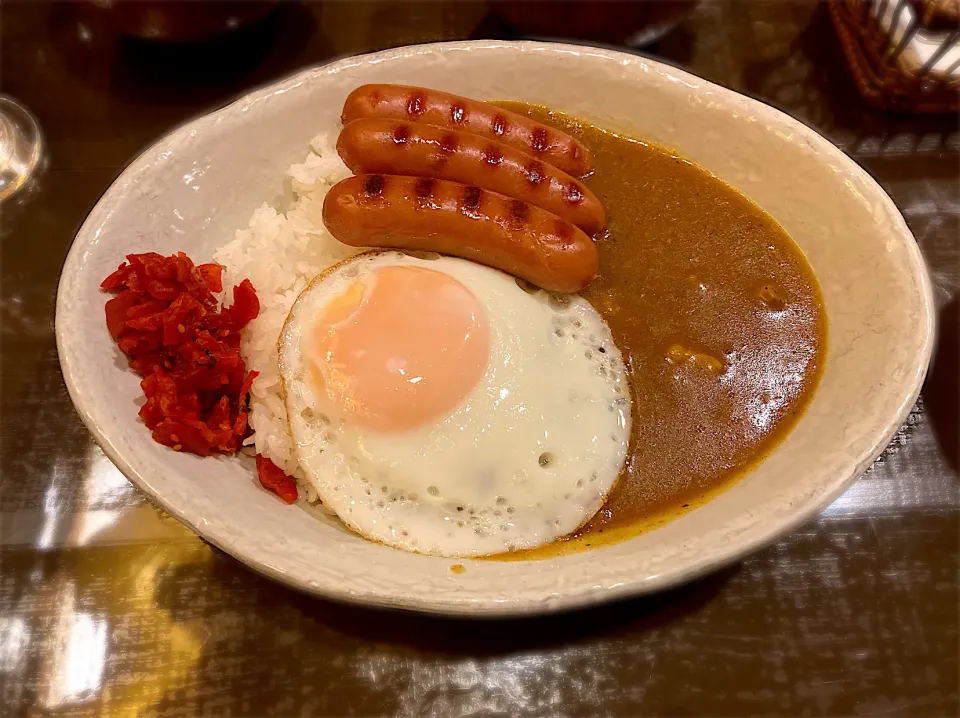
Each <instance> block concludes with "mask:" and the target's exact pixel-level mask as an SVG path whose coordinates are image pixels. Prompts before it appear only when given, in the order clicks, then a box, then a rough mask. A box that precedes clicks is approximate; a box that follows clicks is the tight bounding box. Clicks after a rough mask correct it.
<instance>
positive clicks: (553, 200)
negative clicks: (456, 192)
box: [337, 117, 604, 234]
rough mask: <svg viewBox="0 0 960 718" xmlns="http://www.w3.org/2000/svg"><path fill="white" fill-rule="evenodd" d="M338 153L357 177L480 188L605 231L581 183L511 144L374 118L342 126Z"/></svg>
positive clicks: (589, 230) (589, 228)
mask: <svg viewBox="0 0 960 718" xmlns="http://www.w3.org/2000/svg"><path fill="white" fill-rule="evenodd" d="M337 152H339V153H340V157H341V158H343V161H344V162H345V163H346V165H347V167H349V168H350V169H351V170H352V171H353V172H355V173H356V174H393V175H415V176H417V177H436V178H437V179H444V180H452V181H454V182H461V183H463V184H468V185H476V186H478V187H482V188H483V189H488V190H492V191H494V192H499V193H500V194H504V195H506V196H508V197H514V198H516V199H520V200H523V201H524V202H529V203H530V204H534V205H536V206H538V207H541V208H543V209H545V210H547V211H548V212H552V213H553V214H555V215H557V216H559V217H561V218H563V219H565V220H567V221H568V222H570V223H571V224H575V225H576V226H578V227H580V228H581V229H582V230H584V231H585V232H586V233H587V234H593V233H595V232H598V231H599V230H600V229H602V228H603V222H604V214H603V206H602V205H601V204H600V200H599V199H597V197H596V195H595V194H593V192H591V191H590V190H589V189H587V188H586V187H585V186H584V185H583V184H582V183H581V182H580V181H579V180H576V179H574V178H573V177H571V176H570V175H568V174H567V173H566V172H563V171H562V170H559V169H557V168H556V167H554V166H552V165H549V164H546V163H544V162H541V161H540V160H538V159H536V158H535V157H533V156H531V155H528V154H525V153H523V152H520V151H519V150H517V149H516V148H514V147H511V146H510V145H507V144H504V143H502V142H496V141H494V140H488V139H485V138H483V137H480V136H479V135H473V134H470V133H469V132H462V131H460V130H450V129H444V128H442V127H435V126H433V125H427V124H424V123H421V122H407V121H406V120H395V119H388V118H379V117H369V118H363V119H359V120H354V121H353V122H351V123H350V124H348V125H347V126H346V127H344V128H343V131H342V132H341V133H340V137H339V139H338V140H337Z"/></svg>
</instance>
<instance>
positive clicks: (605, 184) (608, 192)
mask: <svg viewBox="0 0 960 718" xmlns="http://www.w3.org/2000/svg"><path fill="white" fill-rule="evenodd" d="M498 104H502V106H503V107H505V108H507V109H510V110H513V111H514V112H518V113H521V114H525V115H527V116H528V117H531V118H533V119H536V120H539V121H541V122H544V123H545V124H549V125H553V126H556V127H558V128H560V129H562V130H564V131H566V132H567V133H569V134H570V135H572V136H573V137H575V138H576V139H578V140H580V141H581V142H582V143H583V144H584V145H585V146H586V147H588V148H589V149H590V151H591V152H592V153H593V157H594V163H595V171H594V172H593V174H592V175H591V176H590V177H589V178H587V179H586V181H585V183H586V184H587V186H588V187H589V188H590V189H591V190H593V192H595V193H596V194H597V196H598V197H599V198H600V200H601V202H602V203H603V206H604V208H605V209H606V213H607V225H608V226H607V229H606V231H605V232H604V233H603V234H602V235H599V236H598V237H597V245H598V250H599V255H600V276H599V278H598V279H597V280H596V281H594V282H593V283H592V284H591V285H590V286H589V287H588V288H587V289H586V290H585V291H584V292H583V293H582V294H583V296H584V297H585V298H586V299H588V300H589V301H590V302H591V303H592V304H593V305H594V306H595V307H596V308H597V310H598V311H599V312H600V313H601V314H602V316H603V318H604V319H605V320H606V321H607V323H608V324H609V326H610V329H611V330H612V332H613V337H614V340H615V341H616V343H617V346H618V347H619V348H620V351H621V352H622V353H623V357H624V360H625V362H626V365H627V371H628V380H629V383H630V391H631V394H632V398H633V429H632V436H631V443H630V449H629V452H628V455H627V461H626V464H625V466H624V469H623V471H622V472H621V475H620V480H619V481H618V483H617V486H616V488H615V489H614V491H613V492H612V493H611V495H610V496H609V497H608V499H607V501H606V503H605V504H604V506H603V508H602V509H601V510H600V511H599V512H598V513H597V514H596V516H594V518H593V519H592V520H591V521H589V522H588V523H587V524H586V525H585V526H584V527H583V528H582V529H580V530H579V531H577V532H576V533H575V534H573V535H572V536H570V537H567V538H565V539H563V540H561V541H560V542H557V543H554V544H550V545H548V546H546V547H541V548H539V549H534V550H530V551H520V552H516V553H513V554H509V555H502V556H498V557H497V558H508V559H530V558H544V557H549V556H554V555H557V554H561V553H568V552H571V551H578V550H583V549H585V548H588V547H595V546H598V545H604V544H608V543H613V542H616V541H621V540H623V539H626V538H629V537H631V536H635V535H637V534H638V533H641V532H643V531H646V530H649V529H650V528H654V527H656V526H658V525H660V524H662V523H665V522H666V521H669V520H671V519H673V518H676V517H677V516H679V515H681V514H683V513H685V512H686V511H689V510H692V509H693V508H695V507H697V506H699V505H702V504H703V503H704V502H705V501H707V500H709V499H710V498H711V497H713V496H715V495H716V493H717V492H719V491H722V490H723V489H725V488H727V487H729V486H730V485H731V484H732V483H733V482H735V481H736V480H737V479H739V478H740V477H742V476H743V475H744V473H745V472H746V470H747V469H749V467H750V466H751V465H752V464H754V463H755V462H757V461H758V460H760V459H762V458H763V457H764V456H765V455H766V454H767V453H769V451H770V450H771V449H773V447H774V446H775V445H776V444H777V442H779V441H780V440H781V439H782V438H783V437H784V436H785V435H786V434H787V432H789V431H790V428H791V427H792V426H793V424H794V423H795V421H796V419H797V417H798V416H799V415H800V413H801V412H802V411H803V409H804V408H805V407H806V405H807V404H808V402H809V400H810V397H811V395H812V393H813V390H814V389H815V387H816V385H817V381H818V379H819V376H820V371H821V368H822V365H823V359H824V356H825V350H826V317H825V313H824V310H823V303H822V299H821V296H820V289H819V286H818V284H817V280H816V277H815V276H814V275H813V272H812V270H811V269H810V266H809V265H808V264H807V262H806V260H805V259H804V257H803V255H802V253H801V252H800V250H799V248H798V247H797V246H796V245H795V244H794V243H793V241H792V240H791V239H790V237H789V235H788V234H787V233H786V232H785V231H784V229H783V228H782V227H780V225H779V224H777V222H776V221H775V220H774V219H773V218H772V217H771V216H770V215H768V214H767V213H766V212H765V211H763V210H762V209H761V208H760V207H758V206H757V205H755V204H754V203H753V202H751V201H750V200H749V199H747V198H746V197H745V196H743V195H742V194H740V193H739V192H738V191H737V190H735V189H733V188H732V187H730V186H728V185H727V184H725V183H724V182H722V181H721V180H719V179H717V178H716V177H714V176H713V175H711V174H710V173H708V172H707V171H705V170H704V169H702V168H700V167H698V166H697V165H695V164H693V163H691V162H689V161H687V160H685V159H683V158H682V157H679V156H677V155H676V154H673V153H671V152H670V151H668V150H666V149H663V148H661V147H658V146H655V145H652V144H649V143H645V142H641V141H638V140H633V139H628V138H625V137H621V136H618V135H616V134H612V133H610V132H607V131H605V130H602V129H600V128H597V127H594V126H592V125H589V124H587V123H584V122H581V121H579V120H575V119H573V118H570V117H566V116H564V115H562V114H559V113H553V112H551V111H549V110H547V109H545V108H540V107H533V106H529V105H526V104H523V103H515V102H508V103H498Z"/></svg>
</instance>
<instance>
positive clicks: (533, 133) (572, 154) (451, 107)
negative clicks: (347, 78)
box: [340, 85, 593, 177]
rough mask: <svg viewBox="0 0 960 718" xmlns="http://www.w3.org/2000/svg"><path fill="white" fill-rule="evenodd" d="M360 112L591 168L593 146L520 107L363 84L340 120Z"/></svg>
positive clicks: (572, 168)
mask: <svg viewBox="0 0 960 718" xmlns="http://www.w3.org/2000/svg"><path fill="white" fill-rule="evenodd" d="M361 117H392V118H394V119H398V120H408V121H413V122H424V123H426V124H428V125H436V126H438V127H444V128H451V129H459V130H463V131H464V132H470V133H472V134H475V135H480V136H481V137H486V138H487V139H491V140H497V141H499V142H503V143H504V144H508V145H510V146H511V147H515V148H517V149H518V150H520V151H521V152H526V153H527V154H531V155H533V156H534V157H536V158H537V159H539V160H541V161H542V162H547V163H548V164H551V165H553V166H554V167H557V168H558V169H561V170H563V171H564V172H566V173H567V174H570V175H573V176H574V177H582V176H583V175H585V174H587V173H588V172H589V171H590V170H591V169H592V167H593V160H592V158H591V157H590V151H589V150H587V148H586V147H584V146H583V145H582V144H580V143H579V142H577V141H576V140H575V139H574V138H573V137H571V136H570V135H568V134H567V133H565V132H562V131H560V130H558V129H556V128H553V127H547V126H546V125H544V124H542V123H540V122H536V121H535V120H531V119H529V118H528V117H524V116H523V115H518V114H517V113H516V112H510V111H509V110H503V109H500V108H499V107H496V106H495V105H491V104H488V103H486V102H479V101H477V100H471V99H469V98H466V97H459V96H458V95H451V94H449V93H447V92H440V91H439V90H428V89H426V88H424V87H411V86H407V85H361V86H360V87H358V88H357V89H356V90H354V91H353V92H351V93H350V94H349V95H348V96H347V100H346V102H345V103H344V105H343V113H342V114H341V116H340V119H341V121H342V122H343V124H344V125H347V124H349V123H350V122H353V121H354V120H357V119H360V118H361Z"/></svg>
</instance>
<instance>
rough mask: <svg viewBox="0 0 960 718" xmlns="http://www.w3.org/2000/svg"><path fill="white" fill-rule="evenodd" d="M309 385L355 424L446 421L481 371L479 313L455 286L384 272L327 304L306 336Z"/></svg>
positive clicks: (486, 338)
mask: <svg viewBox="0 0 960 718" xmlns="http://www.w3.org/2000/svg"><path fill="white" fill-rule="evenodd" d="M312 340H313V347H312V348H313V367H312V368H313V369H314V371H313V372H311V373H312V375H313V376H312V380H313V382H314V383H316V384H322V386H318V387H317V388H318V389H321V390H323V391H325V392H326V394H327V396H328V398H329V399H330V401H331V402H333V404H334V405H335V406H336V407H337V408H338V409H339V410H340V412H341V413H342V415H343V416H344V417H345V418H347V419H348V420H349V421H351V422H352V423H354V424H357V425H359V426H363V427H366V428H370V429H375V430H378V431H384V432H399V431H405V430H408V429H413V428H415V427H417V426H420V425H422V424H424V423H426V422H428V421H430V420H431V419H435V418H437V417H439V416H443V415H445V414H448V413H450V412H451V411H452V410H453V409H455V408H456V407H457V406H458V405H459V404H460V402H461V401H463V399H464V398H465V397H466V396H467V394H469V393H470V390H471V389H472V388H473V387H474V386H475V385H476V384H477V382H478V381H479V380H480V378H481V377H482V376H483V373H484V372H485V371H486V367H487V361H488V356H489V351H490V333H489V329H488V325H487V320H486V316H485V315H484V311H483V307H482V305H481V304H480V302H479V301H478V300H477V298H476V297H475V296H474V295H473V293H472V292H471V291H470V290H469V289H467V288H466V287H465V286H464V285H463V284H461V283H460V282H459V281H457V280H456V279H454V278H453V277H450V276H449V275H446V274H442V273H441V272H437V271H434V270H432V269H425V268H423V267H407V266H398V267H383V268H380V269H377V270H374V271H373V272H371V273H369V274H368V275H366V276H364V277H362V278H359V279H357V280H356V281H354V282H353V283H352V284H350V285H349V286H348V287H347V288H346V290H345V291H344V292H343V293H341V294H340V295H338V296H337V297H335V298H334V299H333V300H332V301H330V302H329V303H328V304H327V305H326V307H325V308H324V311H323V312H322V314H321V316H320V317H318V319H317V321H316V324H315V325H314V331H313V339H312Z"/></svg>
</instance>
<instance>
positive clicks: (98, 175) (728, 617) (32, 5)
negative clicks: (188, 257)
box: [0, 0, 960, 716]
mask: <svg viewBox="0 0 960 718" xmlns="http://www.w3.org/2000/svg"><path fill="white" fill-rule="evenodd" d="M81 10H82V9H81V8H78V6H76V5H70V4H66V3H54V4H44V3H38V2H27V3H9V2H7V3H4V5H3V8H2V35H0V48H2V49H0V52H2V58H0V70H2V90H3V92H6V93H9V94H11V95H13V96H15V97H17V98H18V99H20V100H21V101H23V102H24V103H25V104H26V105H27V106H29V107H30V108H31V109H32V110H33V111H34V113H35V114H36V115H37V117H38V119H39V121H40V124H41V125H42V127H43V130H44V132H45V135H46V139H47V146H48V154H47V160H46V166H45V169H44V170H43V171H42V173H41V174H40V175H39V177H38V178H37V181H36V183H35V184H34V186H33V187H32V188H31V189H30V190H29V191H27V192H26V193H25V194H23V195H21V196H19V197H18V198H17V199H16V201H13V202H9V203H7V204H6V205H4V206H3V207H2V210H0V211H2V216H0V252H2V256H0V259H2V265H0V269H2V315H0V316H2V319H0V322H2V324H0V337H2V376H0V378H2V398H0V437H2V438H0V441H2V479H0V511H2V513H0V522H2V523H0V541H2V553H0V561H2V571H0V714H3V715H37V716H40V715H44V716H46V715H63V714H67V713H69V714H77V715H91V716H93V715H111V716H113V715H117V716H127V715H130V716H134V715H136V716H147V715H163V716H174V715H177V716H179V715H183V716H192V715H200V714H204V715H206V714H216V715H241V716H259V715H268V714H270V715H310V714H312V715H324V714H326V715H338V716H339V715H388V714H389V715H430V716H453V715H467V714H469V715H537V716H553V715H561V714H562V715H568V714H569V715H575V714H576V715H618V716H636V715H666V716H681V715H710V716H720V715H729V716H746V715H756V714H768V715H783V716H798V715H831V716H848V715H867V714H872V715H878V714H883V715H902V716H953V715H957V714H958V711H960V705H958V683H960V680H958V660H957V657H958V606H960V602H958V598H960V593H958V544H960V512H958V503H960V501H958V499H960V483H958V475H957V463H958V451H957V440H958V425H957V407H958V396H957V394H958V385H957V378H958V374H960V372H958V349H957V326H958V321H957V301H958V300H957V295H958V289H960V239H958V238H960V191H958V183H957V177H958V168H960V160H958V157H960V133H958V127H957V118H955V117H947V118H943V117H940V118H934V117H928V118H915V117H909V116H896V115H888V114H883V113H880V112H878V111H875V110H872V109H870V108H869V107H867V106H866V105H865V104H864V103H863V102H862V101H861V100H860V98H859V97H858V96H857V94H856V91H855V89H854V86H853V83H852V82H851V80H850V79H849V77H848V74H847V72H846V68H845V65H844V64H843V60H842V56H841V54H840V51H839V47H838V43H837V41H836V38H835V36H834V35H833V33H832V29H831V27H830V24H829V20H828V18H827V15H826V13H825V11H824V8H823V7H818V6H817V5H815V4H809V3H771V2H747V1H745V0H744V1H741V2H723V1H722V0H715V1H712V2H707V3H703V4H701V5H700V6H699V8H698V9H697V10H696V11H695V12H694V13H693V14H692V15H690V16H689V17H688V18H687V20H685V21H684V22H683V24H682V25H680V26H679V27H678V28H677V29H676V30H675V31H674V32H672V33H671V34H670V35H669V36H667V37H666V38H665V39H664V40H663V41H662V42H661V43H660V45H659V47H658V48H657V49H656V52H657V54H659V55H660V56H661V57H663V58H666V59H667V60H668V61H670V62H674V63H678V64H681V65H684V66H687V67H689V68H691V69H692V70H693V71H694V72H696V73H698V74H700V75H703V76H705V77H707V78H709V79H711V80H714V81H716V82H719V83H722V84H724V85H727V86H729V87H733V88H735V89H737V90H740V91H744V92H747V93H749V94H752V95H754V96H757V97H760V98H761V99H764V100H766V101H768V102H770V103H772V104H775V105H778V106H780V107H782V108H784V109H786V110H787V111H788V112H790V113H791V114H793V115H795V116H797V117H799V118H800V119H801V120H802V121H804V122H806V123H808V124H810V125H812V126H813V127H815V128H817V129H818V130H819V131H820V132H822V133H823V134H825V135H826V136H827V137H829V138H830V139H831V140H832V141H833V142H835V143H836V144H837V145H839V146H840V147H841V148H842V149H843V150H844V151H846V152H847V153H849V154H850V155H851V156H852V157H854V158H855V159H856V160H857V161H858V162H860V163H861V164H863V165H864V166H865V167H866V168H867V169H868V170H869V171H870V172H871V173H872V174H873V175H874V176H875V177H876V178H877V179H878V180H879V181H880V182H881V184H883V186H884V187H885V188H886V189H887V190H888V191H889V192H890V194H891V195H892V196H893V198H894V200H895V201H896V203H897V205H898V206H899V207H900V209H901V210H902V212H903V213H904V215H905V216H906V219H907V222H908V223H909V224H910V227H911V229H912V230H913V232H914V234H915V235H916V238H917V241H918V243H919V245H920V248H921V250H922V251H923V253H924V255H925V256H926V258H927V261H928V262H929V264H930V269H931V272H932V275H933V281H934V285H935V292H936V299H937V302H938V307H939V309H940V311H941V335H940V343H939V347H938V350H937V356H936V359H935V366H934V369H933V371H932V374H931V377H930V379H929V380H928V382H927V385H926V387H925V389H924V392H923V395H922V399H921V400H920V402H919V403H918V404H917V407H916V408H915V410H914V411H913V412H912V413H911V415H910V418H909V421H908V422H907V424H906V425H905V426H904V427H903V429H902V430H901V431H900V432H899V433H898V435H897V437H896V439H895V440H894V441H893V443H892V444H891V445H890V447H889V448H888V449H887V450H886V451H885V452H884V454H883V456H882V457H881V458H880V459H879V460H878V461H877V463H876V465H875V466H874V467H873V468H872V469H871V470H870V471H868V472H867V473H866V474H865V475H864V476H863V477H862V478H861V479H860V480H859V481H858V482H857V483H856V484H855V485H854V486H853V487H852V488H851V489H850V490H849V491H848V492H847V493H846V494H845V495H844V496H843V497H842V498H840V499H839V500H838V501H837V502H836V503H835V504H834V505H832V506H831V507H830V508H828V509H827V510H826V511H825V512H824V513H823V514H822V515H821V516H820V517H819V518H818V519H817V520H816V521H813V522H811V523H810V524H808V525H807V526H804V527H803V528H801V529H800V530H798V531H796V532H795V533H793V534H792V535H789V536H786V537H784V538H783V539H782V540H781V541H779V542H778V543H776V544H775V545H773V546H771V547H769V548H768V549H766V550H764V551H762V552H760V553H758V554H756V555H754V556H751V557H749V558H747V559H746V560H744V561H743V562H742V563H740V564H738V565H737V566H735V567H733V568H731V569H728V570H726V571H723V572H721V573H718V574H716V575H713V576H711V577H709V578H707V579H706V580H703V581H701V582H699V583H696V584H694V585H690V586H686V587H684V588H680V589H677V590H674V591H671V592H668V593H664V594H661V595H657V596H654V597H651V598H644V599H641V600H633V601H628V602H623V603H619V604H616V605H612V606H607V607H603V608H599V609H595V610H590V611H585V612H578V613H573V614H568V615H561V616H555V617H550V618H543V619H533V620H523V621H503V622H490V623H472V622H463V621H449V620H438V619H429V618H422V617H417V616H411V615H401V614H396V613H381V612H374V611H367V610H362V609H357V608H349V607H345V606H340V605H334V604H331V603H326V602H323V601H319V600H314V599H311V598H308V597H305V596H302V595H299V594H296V593H293V592H291V591H290V590H287V589H285V588H283V587H281V586H278V585H276V584H274V583H271V582H270V581H268V580H266V579H264V578H261V577H260V576H258V575H256V574H254V573H252V572H250V571H249V570H247V569H246V568H245V567H244V566H242V565H240V564H239V563H238V562H236V561H234V560H233V559H231V558H230V557H228V556H225V555H223V554H221V553H220V552H218V551H217V550H215V549H213V548H211V547H210V546H208V545H207V544H205V543H203V542H202V541H201V540H200V539H199V538H197V537H196V536H195V535H193V534H192V533H191V532H189V531H188V530H187V529H185V528H183V527H182V526H180V525H179V524H177V523H176V522H175V521H173V520H172V519H170V518H169V517H168V516H164V515H163V514H162V513H161V512H159V511H158V510H156V509H155V508H153V507H152V506H151V505H150V504H149V503H148V502H147V500H146V499H145V498H144V497H143V496H142V495H141V494H140V492H139V491H137V490H136V489H135V488H133V487H132V486H131V485H130V484H129V483H128V482H127V481H126V480H125V479H124V478H123V476H121V475H120V473H119V472H118V471H117V470H116V469H115V468H114V467H113V465H112V464H111V463H110V462H109V461H108V460H107V459H106V458H105V457H104V455H103V454H102V453H101V451H100V450H99V449H98V448H97V447H96V446H95V445H94V444H93V442H92V441H91V439H90V437H89V435H88V434H87V432H86V431H85V429H84V428H83V426H82V425H81V423H80V421H79V420H78V419H77V416H76V414H75V413H74V410H73V408H72V406H71V404H70V400H69V398H68V397H67V393H66V390H65V388H64V385H63V381H62V379H61V376H60V370H59V366H58V362H57V354H56V348H55V343H54V334H53V317H54V298H55V293H56V287H57V277H58V274H59V271H60V267H61V265H62V263H63V260H64V257H65V255H66V252H67V249H68V248H69V246H70V243H71V241H72V240H73V236H74V233H75V232H76V230H77V228H78V227H79V225H80V223H81V221H82V220H83V218H84V217H85V215H86V214H87V212H88V211H89V210H90V209H91V208H92V207H93V205H94V203H95V202H96V201H97V198H98V197H99V196H100V195H101V193H102V192H103V191H104V190H105V189H106V188H107V186H108V185H109V184H110V182H111V181H112V180H113V179H114V178H115V177H116V176H117V174H118V173H119V172H120V170H121V169H122V168H123V166H124V165H125V164H127V163H128V162H129V161H130V160H131V159H133V158H134V157H135V156H136V155H137V153H139V152H140V151H141V150H143V149H144V148H145V147H146V146H147V145H148V144H150V143H151V142H153V141H154V140H155V139H157V138H158V137H160V136H161V135H163V134H164V133H166V132H167V131H168V130H170V129H171V128H172V127H174V126H176V125H177V124H178V123H180V122H182V121H184V120H186V119H188V118H190V117H193V116H195V115H197V114H199V113H202V112H205V111H207V110H209V109H212V108H215V107H217V106H220V105H222V104H224V103H226V102H227V101H229V100H230V99H232V98H234V97H236V96H237V95H239V94H241V93H243V92H245V91H246V90H247V89H249V88H251V87H253V86H256V85H259V84H261V83H264V82H267V81H270V80H273V79H274V78H277V77H280V76H282V75H284V74H287V73H289V72H291V71H292V70H294V69H296V68H299V67H302V66H305V65H311V64H317V63H321V62H324V61H326V60H329V59H331V58H333V57H336V56H339V55H343V54H350V53H356V52H362V51H366V50H371V49H379V48H383V47H388V46H393V45H402V44H408V43H415V42H422V41H430V40H439V39H454V38H462V37H490V36H498V35H500V36H502V34H503V33H504V32H505V30H504V28H503V27H501V26H499V25H498V24H497V23H496V22H493V21H491V19H490V18H489V17H488V16H487V7H486V6H485V5H484V4H482V3H473V2H442V3H441V2H433V3H429V2H428V3H419V2H404V3H388V2H332V1H329V2H324V3H316V4H313V3H304V4H300V3H285V4H282V5H281V7H280V8H279V9H278V11H277V12H276V13H274V14H273V15H272V16H270V17H269V18H268V19H267V20H266V21H264V22H263V23H261V24H259V25H257V26H255V27H253V28H248V29H246V30H242V31H241V32H240V33H239V34H238V35H235V36H232V37H228V38H226V39H223V40H219V41H215V42H212V43H208V44H206V45H203V46H195V47H193V48H190V49H186V48H184V47H169V46H164V45H148V44H144V43H142V42H134V41H130V40H124V39H119V38H117V37H115V36H114V35H112V34H111V33H110V32H108V31H106V29H105V28H104V27H103V26H101V25H98V24H97V23H96V22H93V21H91V20H89V19H87V18H86V15H85V14H84V12H82V11H81ZM837 241H843V238H842V237H838V238H837ZM853 410H855V409H853Z"/></svg>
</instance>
